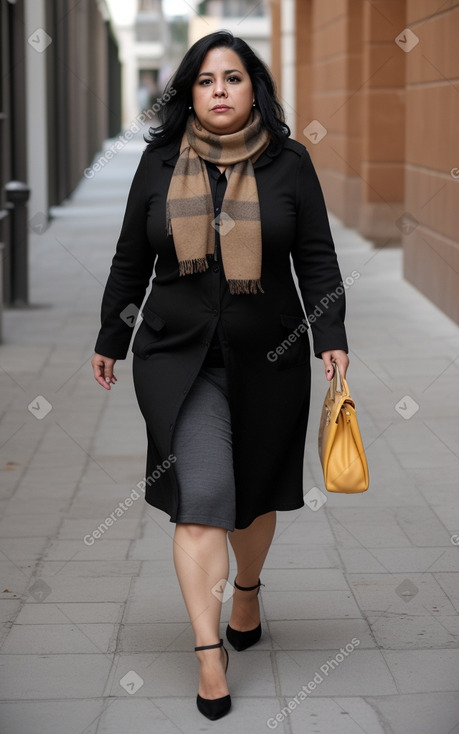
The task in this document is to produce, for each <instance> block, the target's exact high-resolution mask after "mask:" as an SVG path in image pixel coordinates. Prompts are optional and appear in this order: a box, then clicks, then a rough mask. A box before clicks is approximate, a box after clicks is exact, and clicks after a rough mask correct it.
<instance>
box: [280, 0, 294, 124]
mask: <svg viewBox="0 0 459 734" xmlns="http://www.w3.org/2000/svg"><path fill="white" fill-rule="evenodd" d="M281 58H282V68H281V80H282V81H281V89H282V91H281V98H280V99H281V104H282V106H283V108H284V110H285V117H286V122H287V124H288V125H289V127H290V129H291V131H292V137H293V138H295V137H296V116H297V114H296V94H295V92H296V70H295V62H296V57H295V0H282V2H281Z"/></svg>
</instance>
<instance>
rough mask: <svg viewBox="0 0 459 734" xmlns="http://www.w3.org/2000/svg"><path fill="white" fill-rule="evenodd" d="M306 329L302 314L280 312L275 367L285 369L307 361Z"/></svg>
mask: <svg viewBox="0 0 459 734" xmlns="http://www.w3.org/2000/svg"><path fill="white" fill-rule="evenodd" d="M308 329H309V326H308V324H307V322H306V321H305V317H304V316H289V315H288V314H280V340H279V345H278V348H277V350H276V353H277V355H278V359H277V361H276V364H277V369H279V370H285V369H288V368H289V367H297V366H299V365H302V364H307V363H309V360H310V347H309V337H308Z"/></svg>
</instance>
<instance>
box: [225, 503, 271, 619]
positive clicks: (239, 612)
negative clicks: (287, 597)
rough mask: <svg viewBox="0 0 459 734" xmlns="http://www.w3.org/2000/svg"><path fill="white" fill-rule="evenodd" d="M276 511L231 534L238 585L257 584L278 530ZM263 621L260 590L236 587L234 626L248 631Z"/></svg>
mask: <svg viewBox="0 0 459 734" xmlns="http://www.w3.org/2000/svg"><path fill="white" fill-rule="evenodd" d="M276 519H277V515H276V511H275V510H274V511H273V512H267V513H265V514H264V515H260V516H259V517H256V518H255V520H254V521H253V522H252V523H251V524H250V525H249V527H247V528H244V529H243V530H237V529H235V530H234V531H233V532H232V533H230V534H229V539H230V543H231V546H232V548H233V550H234V554H235V556H236V562H237V576H236V581H237V583H238V584H239V586H255V584H257V583H258V579H259V577H260V575H261V569H262V568H263V564H264V562H265V559H266V556H267V555H268V551H269V549H270V547H271V542H272V539H273V536H274V531H275V529H276ZM259 623H260V609H259V605H258V600H257V589H254V590H253V591H240V590H239V589H236V587H235V588H234V595H233V608H232V611H231V618H230V621H229V624H230V627H232V629H235V630H238V631H239V632H247V631H248V630H252V629H255V627H257V626H258V624H259Z"/></svg>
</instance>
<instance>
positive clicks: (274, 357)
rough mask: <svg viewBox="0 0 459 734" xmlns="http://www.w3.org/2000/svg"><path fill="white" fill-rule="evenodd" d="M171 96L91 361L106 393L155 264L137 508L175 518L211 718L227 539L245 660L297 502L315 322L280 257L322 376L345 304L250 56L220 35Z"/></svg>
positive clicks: (314, 186)
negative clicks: (131, 314)
mask: <svg viewBox="0 0 459 734" xmlns="http://www.w3.org/2000/svg"><path fill="white" fill-rule="evenodd" d="M167 94H168V97H166V99H168V100H169V101H168V102H167V104H165V106H164V107H163V108H162V111H161V123H162V124H161V127H159V128H158V129H156V130H153V129H151V130H150V139H149V145H148V146H147V148H146V150H145V151H144V152H143V154H142V157H141V160H140V163H139V166H138V169H137V171H136V174H135V176H134V179H133V182H132V186H131V190H130V194H129V199H128V203H127V208H126V213H125V217H124V221H123V225H122V230H121V234H120V237H119V240H118V244H117V248H116V254H115V256H114V258H113V262H112V266H111V270H110V275H109V278H108V281H107V285H106V288H105V292H104V296H103V301H102V326H101V330H100V332H99V336H98V339H97V343H96V348H95V351H96V354H95V355H94V357H93V360H92V365H93V369H94V376H95V379H96V380H97V382H98V383H99V384H100V385H102V386H103V387H105V388H107V389H110V388H111V385H113V384H114V383H115V382H116V377H115V375H114V372H113V367H114V364H115V361H116V360H117V359H124V358H125V357H126V355H127V351H128V347H129V343H130V339H131V334H132V330H131V327H130V326H129V325H128V324H127V323H126V321H125V320H124V319H123V311H124V310H125V309H126V308H127V307H128V306H129V305H130V304H131V306H130V308H131V309H132V304H135V306H136V307H138V308H140V306H141V305H142V302H143V299H144V296H145V291H146V289H147V286H148V284H149V280H150V276H151V274H152V270H153V266H154V267H155V277H154V278H153V281H152V287H151V292H150V293H149V295H148V298H147V300H146V303H145V304H144V306H143V312H142V314H143V320H142V322H141V324H140V327H139V328H138V330H137V332H136V335H135V337H134V341H133V345H132V351H133V353H134V358H133V378H134V385H135V390H136V395H137V399H138V402H139V406H140V409H141V411H142V414H143V416H144V418H145V421H146V428H147V439H148V453H147V472H146V487H145V489H146V493H145V499H146V501H147V502H148V503H149V504H151V505H153V506H155V507H157V508H159V509H162V510H164V511H165V512H167V513H168V514H169V515H170V520H171V522H174V523H176V527H175V534H174V546H173V548H174V550H173V553H174V564H175V568H176V571H177V575H178V580H179V584H180V588H181V591H182V593H183V597H184V601H185V604H186V607H187V610H188V613H189V616H190V620H191V624H192V626H193V631H194V633H195V640H196V647H195V650H196V652H197V654H198V659H199V661H200V664H201V667H200V679H199V692H198V696H197V705H198V709H199V710H200V711H201V712H202V713H203V714H204V715H205V716H207V717H208V718H210V719H217V718H219V717H221V716H223V715H224V714H226V713H227V712H228V710H229V708H230V706H231V698H230V695H229V692H228V687H227V684H226V677H225V673H226V667H227V665H228V653H227V651H226V648H224V647H223V641H222V639H221V638H220V634H219V624H220V613H221V599H222V593H221V591H222V588H223V587H224V586H225V580H226V579H227V578H228V572H229V561H228V546H227V539H226V535H227V532H228V531H229V533H230V535H229V539H230V542H231V545H232V548H233V550H234V553H235V556H236V561H237V575H236V578H235V583H234V586H235V589H234V595H233V607H232V613H231V618H230V623H229V625H228V627H227V630H226V636H227V639H228V641H229V642H230V643H231V644H232V646H233V647H234V648H235V649H236V650H239V651H240V650H244V649H247V648H248V647H250V646H251V645H253V644H255V643H256V642H257V641H258V640H259V639H260V636H261V624H260V611H259V606H258V599H257V595H258V592H259V588H260V585H261V582H260V578H259V577H260V573H261V570H262V567H263V563H264V561H265V558H266V555H267V553H268V550H269V547H270V544H271V541H272V538H273V535H274V530H275V525H276V511H277V510H295V509H298V508H300V507H302V506H303V505H304V502H303V456H304V444H305V437H306V426H307V420H308V410H309V398H310V347H309V338H308V333H307V329H308V328H309V327H308V324H307V322H306V320H305V314H304V310H303V306H302V304H301V301H300V298H299V295H298V292H297V289H296V287H295V283H294V280H293V277H292V270H291V262H290V256H291V257H292V260H293V264H294V269H295V272H296V275H297V277H298V283H299V288H300V291H301V297H302V300H303V304H304V307H305V310H306V312H307V313H308V314H310V315H311V319H310V321H311V327H312V333H313V340H314V354H315V356H316V357H318V358H321V359H322V360H323V363H324V367H325V374H326V377H327V379H331V377H332V375H333V363H335V364H336V365H337V367H338V369H339V370H340V372H341V374H342V375H343V376H345V374H346V369H347V366H348V362H349V360H348V357H347V351H348V348H347V341H346V334H345V328H344V323H343V322H344V316H345V299H344V290H343V288H342V287H340V284H341V274H340V270H339V266H338V263H337V259H336V254H335V249H334V244H333V240H332V236H331V233H330V228H329V224H328V218H327V213H326V209H325V204H324V200H323V196H322V192H321V188H320V184H319V182H318V179H317V176H316V173H315V171H314V168H313V165H312V163H311V160H310V158H309V155H308V153H307V151H306V149H305V147H304V146H303V145H301V144H300V143H298V142H296V141H294V140H292V139H290V138H289V134H290V130H289V128H288V127H287V125H286V124H285V122H284V116H283V111H282V108H281V106H280V104H279V102H278V100H277V98H276V95H275V89H274V84H273V81H272V78H271V76H270V73H269V71H268V70H267V68H266V67H265V65H264V64H263V63H262V62H261V61H260V60H259V59H258V57H257V56H256V55H255V54H254V52H253V51H252V50H251V49H250V47H249V46H248V45H247V44H246V43H245V42H244V41H242V40H241V39H239V38H234V37H233V36H232V35H231V33H228V32H226V31H220V32H217V33H212V34H210V35H208V36H206V37H205V38H203V39H201V40H200V41H198V42H197V43H195V44H194V46H193V47H192V48H191V49H190V50H189V51H188V53H187V54H186V56H185V57H184V59H183V61H182V63H181V64H180V66H179V68H178V70H177V72H176V74H175V76H174V78H173V80H172V82H171V84H170V86H169V89H168V92H167ZM330 294H333V295H332V297H330ZM338 294H341V295H338ZM120 315H121V316H120ZM236 579H237V580H236Z"/></svg>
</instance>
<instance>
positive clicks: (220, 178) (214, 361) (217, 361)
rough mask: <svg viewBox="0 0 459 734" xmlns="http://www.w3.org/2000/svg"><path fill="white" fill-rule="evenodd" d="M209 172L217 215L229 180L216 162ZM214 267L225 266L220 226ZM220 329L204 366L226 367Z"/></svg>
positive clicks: (216, 238) (212, 164)
mask: <svg viewBox="0 0 459 734" xmlns="http://www.w3.org/2000/svg"><path fill="white" fill-rule="evenodd" d="M206 166H207V172H208V174H209V182H210V190H211V193H212V200H213V204H214V212H215V216H216V217H218V216H219V214H220V213H221V208H222V202H223V197H224V196H225V191H226V186H227V184H228V180H227V178H226V175H225V173H221V172H220V171H219V169H218V168H217V166H216V165H215V163H211V162H210V161H206ZM213 267H220V268H223V264H222V261H221V252H220V233H219V231H218V227H215V250H214V265H213ZM218 331H219V330H218V329H216V330H215V333H214V336H213V339H212V341H211V343H210V347H209V351H208V352H207V355H206V358H205V360H204V362H203V367H224V366H225V363H224V361H223V354H222V351H221V347H220V339H219V337H218Z"/></svg>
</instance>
